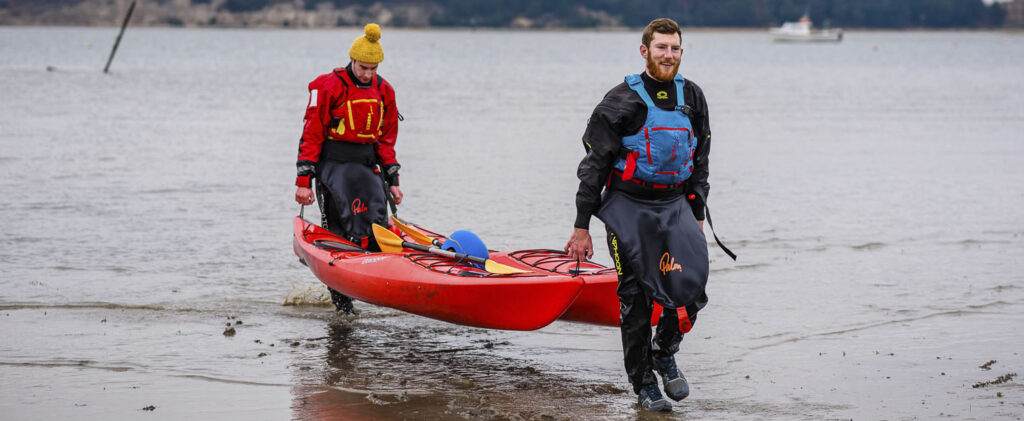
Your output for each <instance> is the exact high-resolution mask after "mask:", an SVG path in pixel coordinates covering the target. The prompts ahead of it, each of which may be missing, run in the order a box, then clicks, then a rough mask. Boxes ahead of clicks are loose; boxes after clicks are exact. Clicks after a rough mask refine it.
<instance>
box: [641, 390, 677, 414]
mask: <svg viewBox="0 0 1024 421" xmlns="http://www.w3.org/2000/svg"><path fill="white" fill-rule="evenodd" d="M636 404H637V406H639V407H640V408H641V409H646V410H648V411H653V412H668V411H671V410H672V404H671V403H669V402H668V400H666V399H665V397H664V396H662V395H661V391H660V390H658V385H657V384H649V385H647V386H644V387H643V389H640V393H639V394H638V395H637V400H636Z"/></svg>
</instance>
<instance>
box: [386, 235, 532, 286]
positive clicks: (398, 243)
mask: <svg viewBox="0 0 1024 421" xmlns="http://www.w3.org/2000/svg"><path fill="white" fill-rule="evenodd" d="M373 236H374V237H375V238H376V239H377V244H378V245H380V250H381V251H383V252H386V253H398V252H401V251H402V249H403V248H410V249H413V250H419V251H425V252H427V253H434V254H439V255H441V256H447V257H450V258H453V259H459V260H469V261H472V262H476V263H482V264H483V265H484V270H486V271H488V272H491V273H498V274H502V275H508V274H515V273H530V271H528V270H522V269H516V268H514V267H511V266H506V265H503V264H501V263H498V262H495V261H493V260H491V259H483V258H480V257H476V256H470V255H468V254H463V253H456V252H454V251H448V250H442V249H439V248H437V247H429V246H425V245H423V244H417V243H410V242H408V241H404V240H402V237H399V236H398V235H397V234H395V233H393V232H391V231H390V230H388V229H387V228H384V227H382V226H380V225H378V224H373Z"/></svg>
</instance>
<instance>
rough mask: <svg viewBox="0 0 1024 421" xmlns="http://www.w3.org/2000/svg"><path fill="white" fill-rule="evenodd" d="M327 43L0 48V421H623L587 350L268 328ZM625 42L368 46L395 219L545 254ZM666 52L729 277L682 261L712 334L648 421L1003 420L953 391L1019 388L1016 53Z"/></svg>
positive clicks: (1020, 180) (12, 39) (607, 374)
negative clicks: (160, 420)
mask: <svg viewBox="0 0 1024 421" xmlns="http://www.w3.org/2000/svg"><path fill="white" fill-rule="evenodd" d="M356 35H357V32H356V31H353V30H338V31H257V30H250V31H241V30H170V29H136V28H133V29H132V30H130V31H129V32H128V33H127V34H126V36H125V39H124V42H123V43H122V45H121V50H120V51H119V52H118V57H117V58H116V59H115V61H114V64H113V66H112V70H113V72H112V73H111V74H108V75H103V74H102V73H101V72H100V70H99V69H101V68H102V67H103V64H104V63H105V59H106V55H107V53H108V50H107V49H108V48H109V46H110V44H111V42H112V40H113V38H114V36H115V29H110V28H105V29H80V28H0V57H3V58H2V60H0V72H2V79H3V81H4V82H3V83H2V84H0V96H2V97H3V98H4V100H3V102H2V105H0V107H2V108H0V110H2V112H0V130H2V137H0V142H2V145H3V147H2V149H0V172H2V173H3V177H2V178H0V193H2V195H3V197H4V200H3V201H0V211H2V215H3V218H2V220H0V247H2V248H0V264H2V266H0V267H2V269H0V286H2V287H3V290H2V293H0V334H2V335H3V336H4V337H5V338H7V339H5V340H4V341H3V342H0V372H2V373H3V377H4V379H5V381H4V382H0V396H2V397H0V409H2V410H4V411H6V412H7V413H12V414H15V415H16V418H38V417H40V416H41V415H49V416H51V417H52V416H56V417H64V418H76V419H108V418H110V415H111V414H117V415H120V416H119V418H124V417H135V416H138V415H137V414H139V411H141V408H143V407H147V406H149V405H154V406H156V409H155V410H154V411H152V414H147V415H152V416H156V417H164V418H165V419H176V418H177V419H180V418H185V417H188V418H192V419H223V418H224V417H225V416H229V417H240V416H246V417H247V418H253V419H282V418H287V417H295V418H301V419H308V418H330V417H332V416H345V417H347V418H348V419H437V418H462V417H464V416H465V417H469V418H473V417H477V418H486V417H496V418H502V417H505V418H510V417H513V416H521V417H523V418H530V417H539V416H541V415H544V414H548V415H554V416H556V417H568V418H574V419H594V418H612V419H626V418H633V417H635V416H636V415H635V412H634V411H633V409H631V408H630V404H631V402H632V401H633V396H632V394H631V393H629V392H628V389H629V386H628V384H627V383H626V380H625V376H624V375H623V373H622V368H621V351H620V349H619V344H618V332H617V331H616V330H615V329H609V328H599V327H591V326H584V325H576V324H566V323H556V324H554V325H552V326H549V327H547V328H545V329H542V330H540V331H536V332H501V331H487V330H480V329H473V328H465V327H461V326H453V325H449V324H445V323H441V322H436V321H432V320H429V319H423V318H419V317H415V316H410V315H407V314H404V313H400V312H397V311H393V310H389V309H383V308H376V307H372V306H370V305H367V304H362V305H360V306H359V308H360V309H362V314H360V316H359V317H358V318H355V319H350V318H345V317H342V316H338V315H336V314H333V312H332V311H330V308H328V307H325V306H287V307H285V306H281V303H282V302H283V301H284V299H285V297H286V296H287V294H288V293H289V291H291V290H292V288H293V286H299V287H308V286H315V285H316V284H317V283H316V281H315V279H314V278H313V277H312V275H311V274H310V273H309V271H308V270H307V269H306V268H305V267H303V266H301V265H300V264H298V263H297V261H296V259H295V257H294V256H293V255H292V253H291V245H290V235H291V233H290V227H291V225H290V218H291V216H293V215H294V214H295V213H296V212H297V207H296V206H295V205H294V202H292V200H291V196H292V192H293V189H294V187H292V186H291V184H292V183H291V180H292V179H293V177H294V156H295V147H296V144H297V139H298V135H299V130H300V125H301V114H302V104H304V103H305V100H306V94H305V92H304V91H305V89H304V88H305V85H306V83H307V82H308V81H309V80H310V79H311V78H313V77H315V76H316V75H317V74H320V73H323V72H325V71H327V70H328V69H330V68H331V67H333V66H335V65H339V64H342V61H341V60H342V59H343V58H344V50H345V48H346V47H347V45H348V44H349V43H350V41H351V39H352V38H354V37H355V36H356ZM638 38H639V37H638V36H637V35H636V34H633V33H566V32H551V33H547V32H545V33H528V32H527V33H520V32H489V31H472V32H465V31H438V32H421V31H390V32H385V37H384V39H383V41H384V45H385V50H386V51H387V52H388V55H387V57H388V59H387V61H386V62H385V63H384V64H383V66H382V74H383V75H384V76H385V77H386V78H388V79H389V80H390V81H391V82H392V83H393V84H394V85H395V86H396V88H397V90H398V102H399V105H400V107H401V111H402V113H403V114H404V115H405V116H406V121H405V122H403V124H402V126H401V135H400V137H399V147H398V151H399V159H400V160H401V162H402V164H403V178H402V183H403V190H404V191H405V192H406V194H407V198H406V201H407V202H406V204H405V205H404V206H402V209H401V210H400V213H401V214H402V216H403V217H405V218H407V219H410V220H413V221H416V222H418V223H420V224H423V225H426V226H428V227H433V228H434V229H436V230H438V231H442V232H451V231H455V230H457V229H470V230H473V231H474V232H476V233H477V234H479V235H480V236H481V238H483V239H484V241H486V242H487V244H488V246H490V247H491V248H495V249H506V248H532V247H549V248H560V247H561V246H562V245H563V244H564V241H565V239H566V238H567V235H568V234H569V232H570V231H571V226H570V225H571V223H572V220H573V215H574V204H573V193H574V191H575V186H576V182H575V178H574V173H575V167H576V164H577V163H578V160H579V158H580V157H581V154H582V147H581V145H580V142H579V138H580V135H581V133H582V130H583V127H584V125H585V122H586V119H587V117H588V116H589V113H590V111H591V110H592V108H593V106H594V105H595V104H596V103H597V102H598V100H599V99H600V98H601V96H602V95H603V94H604V93H605V92H606V91H607V90H608V89H609V88H610V87H611V86H613V85H614V84H615V83H617V82H618V81H619V80H621V78H622V76H623V75H624V74H626V73H628V72H634V71H637V70H639V66H640V62H639V58H638V54H637V51H636V50H637V49H636V44H637V43H638ZM684 48H685V53H684V58H683V60H684V62H683V65H682V71H683V73H684V75H686V76H688V77H690V78H692V79H693V80H695V81H696V82H697V83H698V84H699V85H700V86H701V87H702V88H703V89H704V91H705V93H706V94H707V96H708V99H709V102H710V106H711V110H712V128H713V130H714V148H713V153H712V176H711V183H712V195H711V202H710V204H711V206H712V209H714V215H715V221H716V223H717V226H718V228H719V230H720V232H719V234H720V236H721V237H722V238H723V240H724V241H725V242H726V243H727V244H728V245H730V246H731V247H732V248H733V250H735V251H737V252H738V253H739V255H740V260H739V261H738V262H735V263H734V262H732V261H730V260H728V259H727V258H725V257H724V254H722V253H721V252H719V251H717V250H712V252H711V256H712V260H713V261H712V280H711V284H710V285H709V295H710V296H711V305H710V306H709V307H708V308H707V310H706V311H705V312H704V313H702V314H701V316H702V317H701V321H700V323H699V324H698V325H697V327H696V328H695V330H694V332H693V333H691V334H690V335H688V337H687V339H686V341H685V342H684V346H683V352H682V353H681V354H680V355H679V360H680V365H681V366H682V367H683V368H684V370H685V372H686V374H687V377H688V378H689V379H690V380H691V382H692V384H693V387H694V393H693V395H692V397H691V398H690V399H688V400H687V401H686V403H685V404H684V405H682V407H681V408H678V409H677V411H676V412H675V413H674V415H673V416H670V418H679V419H682V418H733V419H734V418H785V419H793V418H808V419H821V418H831V417H846V418H849V417H856V418H863V417H868V418H904V417H928V418H932V417H936V416H943V415H951V416H953V417H956V418H967V417H979V418H999V417H1012V416H1013V415H1012V414H1020V413H1022V412H1024V408H1022V405H1024V399H1022V398H1021V396H1024V395H1022V394H1021V389H1020V387H1019V382H1014V381H1011V382H1009V383H1007V384H1002V385H992V386H986V387H980V388H972V387H970V386H971V385H974V384H976V383H978V382H983V381H991V380H993V379H995V378H996V377H998V376H1000V375H1003V374H1007V373H1011V372H1020V371H1021V370H1024V368H1022V362H1024V358H1021V356H1020V355H1019V348H1020V346H1019V345H1020V340H1019V337H1018V336H1019V335H1015V334H1014V331H1015V330H1014V329H1015V328H1016V326H1017V325H1018V324H1019V323H1020V322H1022V321H1024V320H1022V319H1024V317H1022V314H1024V311H1022V310H1024V308H1022V305H1021V302H1022V298H1024V296H1022V289H1021V288H1020V287H1019V286H1018V285H1019V284H1020V283H1021V281H1022V279H1021V273H1024V271H1022V269H1024V268H1022V266H1021V262H1020V259H1017V258H1015V256H1019V255H1021V252H1022V248H1024V247H1022V238H1021V237H1022V234H1024V228H1022V227H1024V223H1022V222H1024V219H1022V217H1021V216H1020V215H1021V214H1020V212H1016V211H1015V210H1016V209H1017V208H1019V207H1021V205H1022V204H1024V195H1022V193H1021V188H1020V187H1021V186H1024V170H1022V169H1021V168H1022V167H1021V166H1020V165H1019V164H1020V162H1021V157H1022V156H1024V154H1022V152H1024V151H1022V148H1024V146H1022V144H1021V142H1020V141H1019V133H1021V132H1022V129H1024V111H1022V110H1024V103H1022V102H1024V99H1022V98H1024V96H1022V95H1020V94H1019V93H1020V92H1021V91H1022V89H1021V88H1022V85H1021V84H1022V83H1024V82H1022V79H1021V78H1020V77H1019V69H1020V68H1022V67H1024V62H1022V60H1024V51H1022V48H1024V42H1022V40H1021V36H1020V35H1018V34H1004V33H975V32H972V33H959V32H943V33H922V32H912V33H885V32H881V33H877V32H873V33H860V34H856V33H851V34H850V36H849V37H847V39H845V40H844V41H843V43H842V44H838V45H803V46H801V45H778V44H773V43H771V42H770V41H769V40H768V36H767V34H761V33H750V32H743V33H728V32H698V33H692V34H691V33H688V34H687V35H686V37H685V40H684ZM48 66H50V67H52V69H53V70H52V71H47V67H48ZM594 228H595V230H594V231H595V232H594V234H595V244H597V245H598V246H597V247H598V248H599V250H598V251H597V253H596V258H597V260H598V261H601V262H603V263H606V264H607V263H609V262H608V258H607V256H606V250H604V247H603V244H604V240H603V232H602V230H601V229H600V228H599V223H597V222H595V223H594ZM239 322H242V323H241V324H239ZM228 324H231V327H232V328H234V329H235V330H236V334H235V336H231V337H228V336H225V335H224V334H223V332H224V330H225V329H226V328H227V327H228V326H227V325H228ZM989 360H997V363H995V364H993V365H991V366H990V370H984V369H982V368H980V366H981V365H982V364H984V363H986V362H987V361H989ZM51 379H52V381H51ZM997 393H1002V394H1003V396H998V395H997ZM481 398H482V400H481ZM677 407H678V405H677ZM569 409H571V411H570V410H569Z"/></svg>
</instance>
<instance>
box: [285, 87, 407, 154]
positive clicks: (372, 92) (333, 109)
mask: <svg viewBox="0 0 1024 421" xmlns="http://www.w3.org/2000/svg"><path fill="white" fill-rule="evenodd" d="M397 137H398V109H397V107H396V106H395V90H394V88H392V87H391V84H390V83H388V82H387V81H386V80H384V79H383V78H381V77H380V76H379V75H374V77H373V79H372V80H371V81H370V85H369V86H368V87H360V86H358V85H356V84H355V82H354V81H353V80H352V79H351V78H349V75H348V71H347V70H346V69H345V68H344V67H342V68H337V69H334V71H333V72H331V73H327V74H323V75H320V76H319V77H317V78H316V79H314V80H313V81H312V82H310V83H309V103H308V104H307V106H306V115H305V126H304V128H303V131H302V139H301V141H300V142H299V156H298V161H299V162H300V164H301V163H302V162H303V161H305V162H309V163H314V164H315V163H316V162H319V160H320V152H321V150H322V149H323V143H324V142H350V143H375V146H374V148H375V149H376V152H377V156H378V158H379V160H380V163H381V164H382V165H388V164H394V163H397V160H396V159H395V139H396V138H397Z"/></svg>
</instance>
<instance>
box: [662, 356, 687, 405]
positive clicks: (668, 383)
mask: <svg viewBox="0 0 1024 421" xmlns="http://www.w3.org/2000/svg"><path fill="white" fill-rule="evenodd" d="M654 367H655V368H657V369H658V374H660V375H661V381H662V383H663V384H664V385H665V394H666V395H668V397H670V398H672V400H675V401H681V400H683V399H686V397H687V396H690V385H689V384H688V383H687V382H686V377H683V373H680V372H679V368H678V367H676V359H675V358H674V357H672V356H671V355H670V356H667V357H656V358H654Z"/></svg>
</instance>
